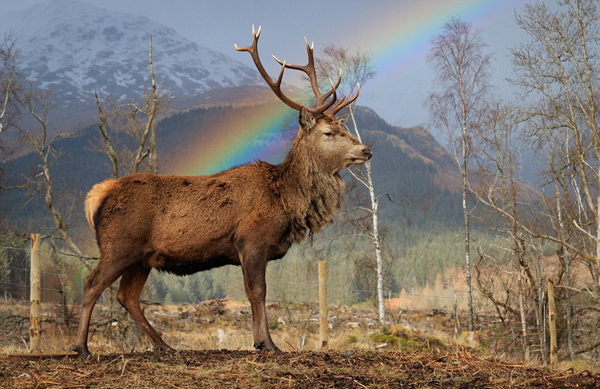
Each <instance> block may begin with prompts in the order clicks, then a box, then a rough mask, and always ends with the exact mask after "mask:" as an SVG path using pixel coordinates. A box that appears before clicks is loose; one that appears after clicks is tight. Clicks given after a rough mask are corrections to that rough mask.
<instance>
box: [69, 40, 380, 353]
mask: <svg viewBox="0 0 600 389" xmlns="http://www.w3.org/2000/svg"><path fill="white" fill-rule="evenodd" d="M252 35H253V44H252V46H250V47H237V46H236V49H237V50H238V51H247V52H249V53H250V55H251V56H252V59H253V60H254V63H255V65H256V67H257V68H258V71H259V72H260V74H261V75H262V77H263V78H264V79H265V81H266V82H267V84H268V85H269V87H271V89H272V90H273V92H274V93H275V94H276V95H277V97H279V99H280V100H281V101H283V102H284V103H285V104H287V105H288V106H290V107H291V108H293V109H295V110H298V111H299V112H300V115H299V124H300V127H299V130H298V134H297V136H296V139H295V141H294V143H293V145H292V148H291V150H290V151H289V153H288V154H287V156H286V158H285V160H284V161H283V163H281V164H279V165H271V164H268V163H265V162H261V161H259V162H256V163H252V164H247V165H243V166H239V167H235V168H233V169H231V170H227V171H224V172H221V173H216V174H213V175H210V176H188V177H184V176H161V175H154V174H146V173H141V174H133V175H130V176H126V177H122V178H119V179H116V180H112V179H110V180H106V181H104V182H102V183H99V184H96V185H95V186H94V187H93V188H92V190H91V191H90V192H89V193H88V195H87V198H86V201H85V212H86V216H87V219H88V222H89V224H90V226H91V227H92V228H93V229H94V230H95V232H96V240H97V242H98V247H99V248H100V260H99V262H98V266H96V268H94V269H93V270H92V272H91V273H90V274H89V276H87V277H86V279H85V282H84V287H83V289H84V292H83V302H82V310H81V319H80V322H79V330H78V333H77V339H76V345H75V346H74V348H73V349H74V351H77V352H78V354H79V355H80V356H82V357H87V356H89V350H88V346H87V338H88V328H89V324H90V317H91V315H92V310H93V308H94V305H95V303H96V300H98V297H100V294H101V293H102V292H103V291H104V290H105V289H106V288H107V287H108V286H110V285H111V284H112V283H113V282H114V281H115V280H116V279H117V278H119V277H121V282H120V285H119V290H118V293H117V299H118V300H119V302H120V303H121V304H122V305H123V306H124V307H125V308H126V309H127V311H128V312H129V314H130V315H131V316H132V317H133V319H134V320H135V322H136V323H137V324H138V325H139V326H140V327H141V328H143V329H144V331H145V332H146V333H147V334H148V336H149V337H150V339H151V340H152V342H153V344H154V347H155V349H160V350H170V347H169V346H168V345H167V344H166V343H165V342H164V341H163V340H162V338H161V337H160V335H159V334H158V332H157V331H156V330H155V329H154V328H153V327H152V326H151V325H150V323H149V322H148V321H147V320H146V318H145V317H144V314H143V313H142V310H141V308H140V302H139V297H140V293H141V291H142V288H143V287H144V284H145V283H146V280H147V278H148V274H149V273H150V270H151V269H153V268H154V269H157V270H159V271H166V272H170V273H174V274H177V275H187V274H193V273H196V272H198V271H202V270H208V269H212V268H214V267H219V266H224V265H238V266H241V267H242V272H243V275H244V285H245V288H246V294H247V296H248V299H249V301H250V305H251V309H252V325H253V333H254V347H256V348H257V349H264V350H278V348H277V346H275V344H274V343H273V340H271V335H270V334H269V328H268V326H267V312H266V310H265V295H266V291H267V289H266V284H265V270H266V267H267V262H269V261H272V260H274V259H279V258H281V257H283V256H284V255H285V253H286V252H287V251H288V249H289V248H290V246H291V245H292V244H293V243H296V242H300V241H302V240H303V239H304V238H305V236H306V235H307V232H310V233H311V234H312V233H317V232H319V231H321V230H322V229H323V228H324V227H325V225H327V224H328V223H330V222H331V221H332V217H333V213H334V212H335V211H336V210H337V209H338V208H339V207H340V204H341V202H342V198H343V194H344V182H343V180H342V179H341V178H340V175H339V171H340V170H341V169H343V168H347V167H348V166H350V165H353V164H363V163H365V162H366V161H367V160H369V159H370V158H371V150H369V148H367V147H366V146H364V145H363V144H361V143H360V142H359V141H358V140H357V139H356V138H355V137H354V136H353V135H352V134H350V133H349V132H348V131H347V130H346V129H345V128H344V122H345V119H346V117H343V118H336V117H335V116H334V115H335V114H336V113H338V112H339V111H340V110H341V109H342V108H344V107H345V106H347V105H348V104H350V103H352V102H353V101H354V100H355V99H356V98H357V97H358V92H357V93H356V95H354V96H353V97H352V98H350V99H348V100H346V99H345V98H343V99H341V101H340V102H338V103H337V104H336V88H337V87H338V85H339V84H340V80H338V82H337V85H333V84H332V88H331V90H329V91H328V92H327V93H321V92H320V91H319V88H318V85H317V78H316V72H315V66H314V59H313V48H312V47H309V46H308V43H307V44H306V48H307V52H308V64H307V65H305V66H297V65H290V64H285V62H282V63H281V64H282V67H281V72H280V74H279V77H278V79H277V80H275V81H273V80H272V79H271V78H270V77H269V75H268V74H267V72H266V71H265V69H264V67H263V66H262V64H261V62H260V59H259V56H258V51H257V44H258V38H259V35H260V28H259V29H258V32H256V33H255V32H254V28H253V31H252ZM286 68H289V69H296V70H300V71H303V72H305V73H306V74H307V75H308V78H309V79H310V82H311V85H312V89H313V91H314V94H315V96H316V101H317V103H316V108H308V107H306V106H304V105H301V104H299V103H297V102H294V101H292V100H291V99H290V98H289V97H287V96H286V95H284V94H283V92H282V91H281V80H282V76H283V72H284V70H285V69H286ZM340 78H341V73H340ZM330 83H331V82H330Z"/></svg>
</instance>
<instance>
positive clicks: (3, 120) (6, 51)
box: [0, 35, 20, 190]
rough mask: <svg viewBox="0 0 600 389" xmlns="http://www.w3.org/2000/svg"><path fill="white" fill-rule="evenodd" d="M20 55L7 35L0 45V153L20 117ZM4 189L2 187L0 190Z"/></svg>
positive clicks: (1, 172)
mask: <svg viewBox="0 0 600 389" xmlns="http://www.w3.org/2000/svg"><path fill="white" fill-rule="evenodd" d="M18 55H19V53H18V51H17V50H16V48H15V42H14V39H13V37H12V35H6V36H5V37H4V41H3V42H1V43H0V151H2V152H4V151H5V150H6V149H5V145H4V144H3V143H4V142H3V141H5V136H4V135H3V132H4V131H5V130H6V129H7V128H9V127H11V126H14V121H15V119H16V118H17V117H18V115H19V105H18V103H17V98H16V93H17V92H18V91H19V89H20V83H19V82H18V81H17V65H16V61H17V58H18ZM3 177H4V171H3V170H2V168H1V167H0V181H1V180H2V178H3ZM2 189H3V187H2V185H0V190H2ZM4 189H6V187H5V188H4Z"/></svg>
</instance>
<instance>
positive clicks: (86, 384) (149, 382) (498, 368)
mask: <svg viewBox="0 0 600 389" xmlns="http://www.w3.org/2000/svg"><path fill="white" fill-rule="evenodd" d="M0 387H2V388H310V389H315V388H465V389H466V388H600V375H599V374H597V373H592V372H589V371H583V372H579V373H575V372H573V371H572V370H566V371H556V370H550V369H545V368H541V367H534V366H530V365H526V364H523V363H518V362H511V361H508V360H503V359H499V358H494V357H484V356H481V355H478V354H471V353H469V352H467V351H464V350H463V351H460V352H425V353H423V352H421V353H413V352H390V351H365V350H352V351H345V352H343V351H326V352H325V351H323V352H285V353H273V352H258V351H228V350H207V351H181V352H175V353H170V354H158V353H153V352H146V353H132V354H122V355H119V354H112V355H103V356H96V357H93V358H91V359H90V360H87V361H84V360H81V359H78V358H71V359H68V358H62V359H60V358H59V359H37V360H35V359H30V360H23V359H18V360H12V359H9V358H7V357H6V356H2V357H0Z"/></svg>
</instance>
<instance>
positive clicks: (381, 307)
mask: <svg viewBox="0 0 600 389" xmlns="http://www.w3.org/2000/svg"><path fill="white" fill-rule="evenodd" d="M350 117H351V118H352V123H353V125H354V130H355V133H356V137H357V138H358V140H359V141H360V142H362V139H361V137H360V133H359V131H358V126H357V125H356V118H355V117H354V107H351V108H350ZM365 169H366V171H367V181H366V182H365V181H363V180H360V179H359V182H361V183H362V184H363V185H365V186H366V187H367V189H368V190H369V196H370V199H371V210H370V211H371V216H372V221H373V233H372V234H371V235H370V238H371V241H372V242H373V247H374V248H375V259H376V261H377V307H378V312H379V322H380V323H381V325H384V324H385V296H384V294H383V260H382V258H381V245H380V244H379V220H378V207H379V205H378V199H377V196H376V195H375V188H374V186H373V175H372V173H371V161H367V163H365Z"/></svg>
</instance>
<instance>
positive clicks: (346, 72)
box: [316, 45, 385, 325]
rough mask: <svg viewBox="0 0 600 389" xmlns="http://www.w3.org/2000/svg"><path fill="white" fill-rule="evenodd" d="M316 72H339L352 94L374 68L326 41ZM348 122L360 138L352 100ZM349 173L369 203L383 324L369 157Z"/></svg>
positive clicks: (376, 209) (380, 267) (368, 60)
mask: <svg viewBox="0 0 600 389" xmlns="http://www.w3.org/2000/svg"><path fill="white" fill-rule="evenodd" d="M316 65H317V75H318V76H319V78H320V79H336V78H337V76H338V73H339V72H340V70H341V72H342V77H343V81H342V85H341V86H340V88H342V89H343V90H344V94H345V95H348V96H352V95H353V94H354V93H355V89H356V88H357V87H359V85H364V84H365V83H366V82H367V81H368V80H370V79H371V78H373V76H375V70H374V69H373V67H372V65H371V58H370V56H369V55H368V54H367V53H364V52H361V51H360V50H357V51H356V52H355V53H353V54H352V53H350V52H349V51H348V50H347V49H345V48H343V47H341V46H336V45H328V46H326V47H325V48H324V49H323V52H322V56H321V57H320V58H319V59H317V60H316ZM348 112H349V115H350V122H351V123H352V129H353V130H354V133H355V134H356V137H357V138H358V140H359V141H360V142H362V137H361V134H360V130H359V128H358V125H357V122H356V116H355V103H352V104H351V105H349V106H348ZM349 172H350V174H352V176H354V178H355V179H356V180H357V181H358V182H359V183H360V184H361V185H362V186H364V187H365V189H366V190H367V191H368V192H369V200H370V204H369V205H368V206H361V207H360V208H361V209H362V210H364V211H366V212H368V213H369V214H370V216H371V223H370V228H369V229H368V230H366V231H365V232H364V233H365V234H366V235H367V237H368V238H369V239H370V240H371V242H372V244H373V250H374V254H375V261H376V268H377V308H378V313H379V321H380V323H381V324H382V325H383V324H385V296H384V290H383V283H384V282H383V259H382V256H381V238H380V231H379V197H380V196H378V195H377V194H376V191H375V185H374V184H373V174H372V167H371V161H367V163H365V165H364V171H363V170H359V169H349Z"/></svg>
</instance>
